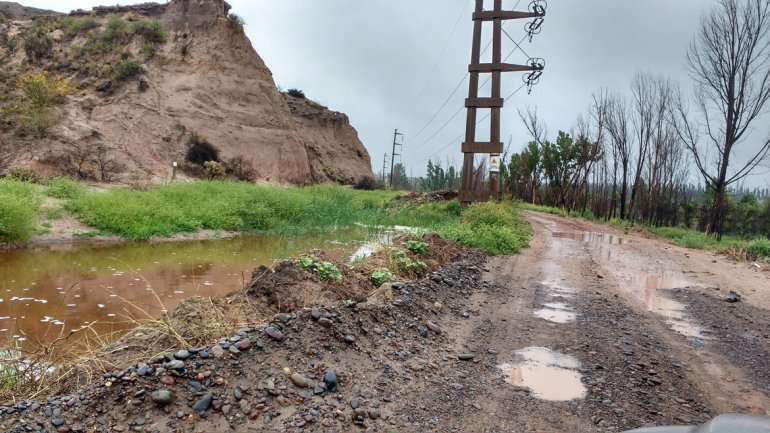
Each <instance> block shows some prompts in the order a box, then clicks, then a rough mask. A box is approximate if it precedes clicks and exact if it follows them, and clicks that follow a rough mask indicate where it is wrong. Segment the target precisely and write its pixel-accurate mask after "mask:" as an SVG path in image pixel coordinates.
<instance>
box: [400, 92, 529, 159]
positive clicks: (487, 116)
mask: <svg viewBox="0 0 770 433" xmlns="http://www.w3.org/2000/svg"><path fill="white" fill-rule="evenodd" d="M526 86H527V84H526V83H524V84H522V85H521V86H520V87H519V88H518V89H516V90H514V91H513V93H511V94H510V95H508V97H506V98H505V101H506V102H507V101H508V100H509V99H511V98H513V97H514V96H515V95H516V94H517V93H519V92H520V91H521V89H523V88H524V87H526ZM463 108H465V107H463ZM491 115H492V113H491V112H489V113H487V114H486V115H484V117H482V118H481V119H479V120H478V121H477V122H476V126H478V125H480V124H481V122H483V121H484V120H486V119H488V118H489V116H491ZM463 135H465V133H461V134H460V135H459V136H457V137H456V138H454V139H452V141H450V142H449V144H447V145H446V146H444V147H442V148H441V149H439V150H438V151H436V153H434V154H432V155H430V156H429V157H427V158H425V159H421V160H419V161H415V162H413V163H412V164H411V165H410V167H413V166H415V165H417V164H420V163H422V162H425V161H427V160H429V159H431V158H433V157H434V156H436V155H438V154H439V153H441V152H443V151H445V150H446V149H447V148H449V146H452V145H453V144H457V140H460V139H462V138H463Z"/></svg>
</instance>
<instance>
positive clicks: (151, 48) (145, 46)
mask: <svg viewBox="0 0 770 433" xmlns="http://www.w3.org/2000/svg"><path fill="white" fill-rule="evenodd" d="M159 49H160V44H158V43H157V42H144V43H142V48H141V50H140V52H141V53H142V54H144V55H145V56H147V58H151V57H153V56H155V54H156V53H157V52H158V50H159Z"/></svg>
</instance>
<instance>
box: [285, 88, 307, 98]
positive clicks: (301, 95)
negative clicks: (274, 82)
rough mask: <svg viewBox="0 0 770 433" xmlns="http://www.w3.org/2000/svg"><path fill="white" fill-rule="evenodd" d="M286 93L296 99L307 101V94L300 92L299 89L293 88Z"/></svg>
mask: <svg viewBox="0 0 770 433" xmlns="http://www.w3.org/2000/svg"><path fill="white" fill-rule="evenodd" d="M286 93H288V94H289V96H293V97H295V98H300V99H307V97H306V96H305V92H303V91H302V90H299V89H294V88H292V89H289V90H287V91H286Z"/></svg>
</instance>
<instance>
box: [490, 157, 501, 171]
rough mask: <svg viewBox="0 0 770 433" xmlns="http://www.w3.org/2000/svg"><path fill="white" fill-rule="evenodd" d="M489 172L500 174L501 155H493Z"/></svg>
mask: <svg viewBox="0 0 770 433" xmlns="http://www.w3.org/2000/svg"><path fill="white" fill-rule="evenodd" d="M489 172H490V173H500V155H491V156H490V158H489Z"/></svg>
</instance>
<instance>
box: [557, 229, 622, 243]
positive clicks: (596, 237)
mask: <svg viewBox="0 0 770 433" xmlns="http://www.w3.org/2000/svg"><path fill="white" fill-rule="evenodd" d="M551 236H553V237H555V238H559V239H572V240H574V241H578V242H585V243H598V244H609V245H623V244H626V243H628V240H626V239H624V238H621V237H618V236H615V235H611V234H607V233H593V232H582V233H576V232H553V233H551Z"/></svg>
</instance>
